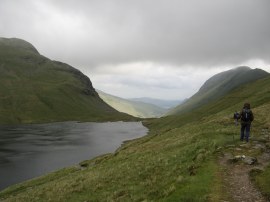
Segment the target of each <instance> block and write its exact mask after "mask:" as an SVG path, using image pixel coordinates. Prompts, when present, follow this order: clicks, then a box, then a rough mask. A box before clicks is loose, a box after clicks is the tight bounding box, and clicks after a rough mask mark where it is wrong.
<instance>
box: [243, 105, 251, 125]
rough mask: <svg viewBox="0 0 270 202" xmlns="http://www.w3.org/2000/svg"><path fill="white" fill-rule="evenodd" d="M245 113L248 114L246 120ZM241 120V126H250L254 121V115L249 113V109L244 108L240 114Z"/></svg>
mask: <svg viewBox="0 0 270 202" xmlns="http://www.w3.org/2000/svg"><path fill="white" fill-rule="evenodd" d="M246 113H248V117H249V118H248V119H246V116H247V115H246ZM240 118H241V124H251V122H252V121H253V120H254V115H253V113H252V111H251V109H249V108H247V107H244V108H243V109H242V111H241V113H240Z"/></svg>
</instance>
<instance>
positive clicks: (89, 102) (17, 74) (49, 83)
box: [0, 38, 130, 123]
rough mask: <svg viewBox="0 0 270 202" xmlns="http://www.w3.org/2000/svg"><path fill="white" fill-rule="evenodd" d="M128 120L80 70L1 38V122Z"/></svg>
mask: <svg viewBox="0 0 270 202" xmlns="http://www.w3.org/2000/svg"><path fill="white" fill-rule="evenodd" d="M126 118H130V117H129V116H127V115H124V114H121V113H119V112H117V111H116V110H114V109H113V108H111V107H110V106H109V105H107V104H106V103H104V102H103V101H102V100H101V99H100V98H99V96H98V94H97V93H96V92H95V89H94V88H93V86H92V83H91V81H90V79H89V78H88V77H87V76H85V75H84V74H83V73H82V72H80V71H79V70H77V69H75V68H73V67H71V66H69V65H67V64H64V63H61V62H56V61H51V60H49V59H48V58H46V57H44V56H42V55H40V54H39V53H38V52H37V50H36V49H35V48H34V47H33V46H32V45H31V44H29V43H28V42H25V41H23V40H20V39H6V38H0V123H32V122H48V121H49V122H51V121H65V120H78V121H83V120H88V121H90V120H91V121H95V120H119V119H126Z"/></svg>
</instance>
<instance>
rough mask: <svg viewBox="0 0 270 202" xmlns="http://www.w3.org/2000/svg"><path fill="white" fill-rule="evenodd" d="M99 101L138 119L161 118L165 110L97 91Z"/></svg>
mask: <svg viewBox="0 0 270 202" xmlns="http://www.w3.org/2000/svg"><path fill="white" fill-rule="evenodd" d="M97 92H98V94H99V96H100V97H101V99H103V100H104V102H106V103H107V104H109V105H110V106H111V107H113V108H114V109H116V110H118V111H120V112H124V113H127V114H130V115H132V116H135V117H140V118H154V117H160V116H162V115H163V114H164V113H165V112H166V111H167V110H166V109H163V108H161V107H158V106H156V105H153V104H149V103H144V102H140V101H133V100H128V99H123V98H120V97H116V96H113V95H109V94H107V93H104V92H102V91H99V90H97Z"/></svg>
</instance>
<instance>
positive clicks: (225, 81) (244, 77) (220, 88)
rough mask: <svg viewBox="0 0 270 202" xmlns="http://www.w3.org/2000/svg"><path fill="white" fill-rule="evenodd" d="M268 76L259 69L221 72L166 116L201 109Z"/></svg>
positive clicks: (244, 68) (240, 68)
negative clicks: (235, 90) (244, 85)
mask: <svg viewBox="0 0 270 202" xmlns="http://www.w3.org/2000/svg"><path fill="white" fill-rule="evenodd" d="M267 76H269V73H267V72H266V71H263V70H261V69H251V68H249V67H246V66H241V67H238V68H235V69H232V70H228V71H225V72H221V73H219V74H216V75H214V76H213V77H211V78H210V79H208V80H207V81H206V82H205V83H204V84H203V85H202V87H201V88H200V89H199V91H198V92H197V93H196V94H194V95H193V96H192V97H191V98H189V99H188V100H186V101H185V102H184V103H183V104H181V105H179V106H177V107H175V108H174V109H172V110H170V111H169V112H168V113H167V115H172V114H180V113H184V112H189V111H192V110H194V109H196V108H199V107H202V106H203V105H206V104H208V103H210V102H213V101H216V100H217V99H219V98H221V97H222V96H224V95H225V94H226V93H228V92H230V91H231V90H233V89H235V88H237V87H239V86H241V85H243V84H247V83H250V82H252V81H256V80H258V79H262V78H265V77H267Z"/></svg>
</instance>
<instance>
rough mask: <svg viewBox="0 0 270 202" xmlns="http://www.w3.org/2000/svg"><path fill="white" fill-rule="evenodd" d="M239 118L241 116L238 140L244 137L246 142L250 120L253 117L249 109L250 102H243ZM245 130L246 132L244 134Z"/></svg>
mask: <svg viewBox="0 0 270 202" xmlns="http://www.w3.org/2000/svg"><path fill="white" fill-rule="evenodd" d="M240 118H241V136H240V140H241V141H243V140H244V137H245V140H246V142H248V141H249V135H250V126H251V122H252V121H253V119H254V116H253V113H252V111H251V109H250V104H249V103H245V104H244V107H243V109H242V111H241V114H240ZM245 132H246V134H245Z"/></svg>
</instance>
